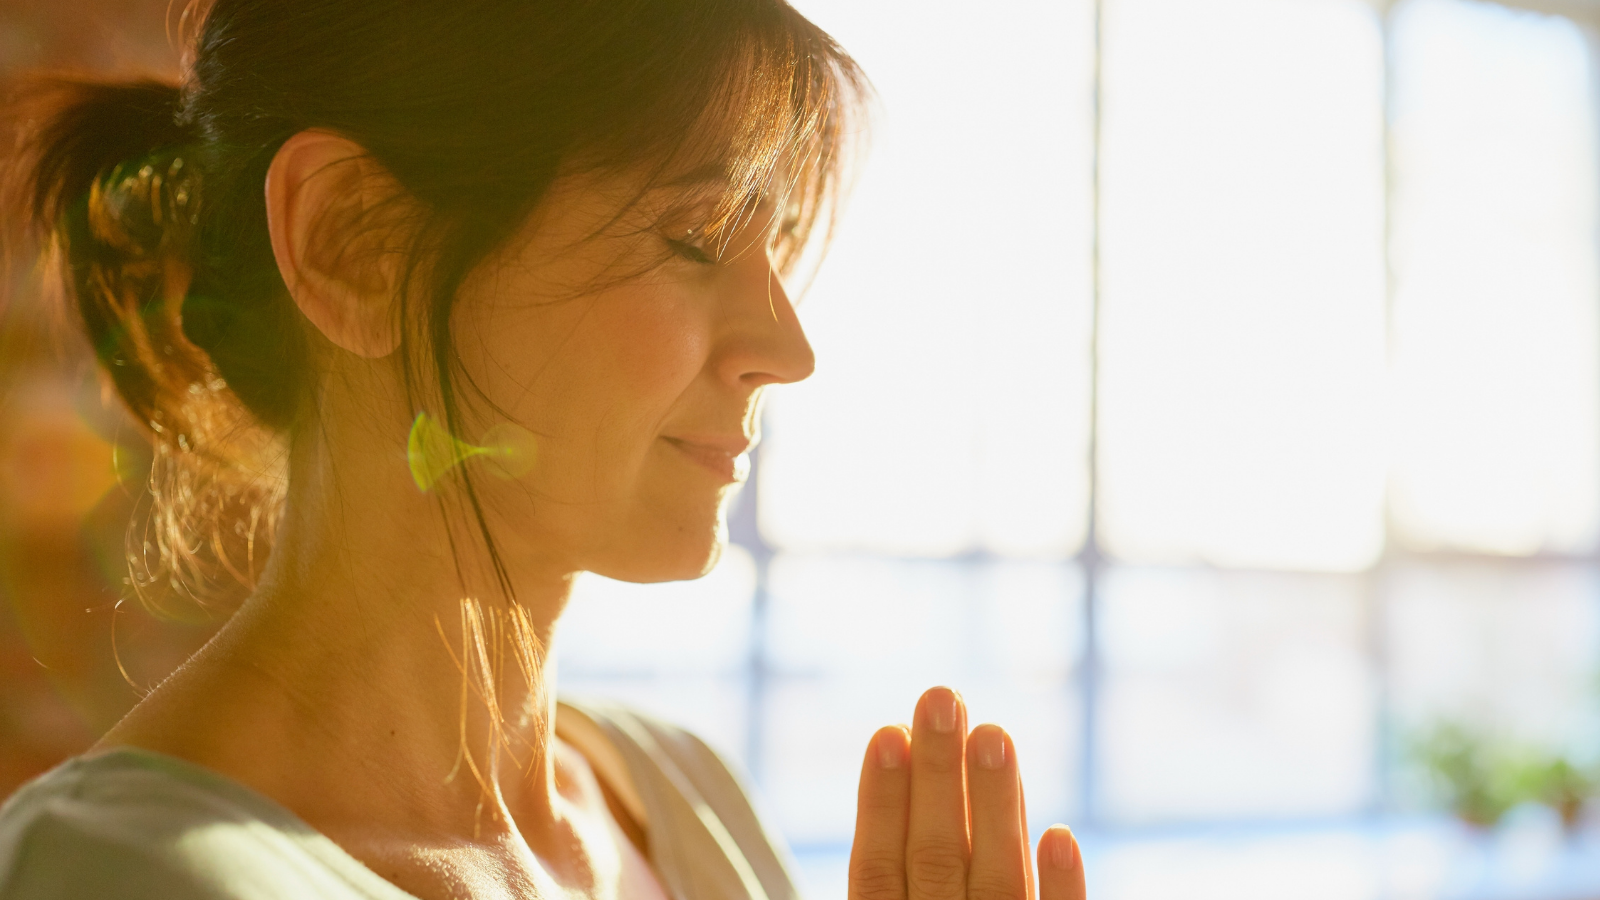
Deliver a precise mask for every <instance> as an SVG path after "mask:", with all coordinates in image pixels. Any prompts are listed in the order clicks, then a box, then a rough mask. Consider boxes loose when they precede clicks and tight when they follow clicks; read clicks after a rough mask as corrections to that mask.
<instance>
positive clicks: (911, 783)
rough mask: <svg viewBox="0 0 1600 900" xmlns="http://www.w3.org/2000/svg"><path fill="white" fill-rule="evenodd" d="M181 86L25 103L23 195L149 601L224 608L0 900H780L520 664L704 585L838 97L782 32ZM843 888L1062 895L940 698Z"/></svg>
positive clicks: (887, 774) (504, 5) (843, 131)
mask: <svg viewBox="0 0 1600 900" xmlns="http://www.w3.org/2000/svg"><path fill="white" fill-rule="evenodd" d="M187 69H188V75H187V77H186V80H185V82H184V84H183V85H181V86H176V85H167V84H162V83H157V82H136V83H120V84H105V83H88V82H81V81H78V82H74V81H55V82H48V83H41V84H38V85H35V86H34V87H33V88H31V89H30V90H29V91H27V92H25V94H24V96H23V97H22V98H21V99H20V100H19V101H18V102H19V104H20V105H19V106H18V107H17V109H18V110H20V113H19V115H20V118H19V121H20V122H21V123H22V143H21V151H20V155H19V157H18V159H16V160H13V161H12V163H11V165H10V166H9V168H10V170H11V173H12V178H13V180H12V183H11V185H10V188H11V191H10V193H9V194H8V197H9V198H10V200H9V202H10V203H12V204H15V205H13V206H12V207H11V208H12V209H20V210H25V211H26V213H27V214H28V215H30V216H31V217H32V219H33V221H34V222H35V223H36V224H37V226H38V227H39V230H40V232H41V235H42V236H43V237H44V238H45V239H46V240H47V242H48V243H49V245H50V246H51V247H52V249H53V250H54V251H56V253H57V254H58V258H59V260H60V264H61V273H62V276H63V278H62V280H63V283H64V285H65V287H66V289H67V293H68V295H69V296H70V297H71V298H72V299H73V301H74V302H75V305H76V308H77V310H78V313H79V314H80V317H81V319H82V322H83V323H84V325H85V327H86V329H87V332H88V335H89V337H90V339H91V341H92V342H93V344H94V346H95V347H96V350H97V352H98V355H99V358H100V360H101V362H102V363H103V364H104V367H105V371H106V373H107V375H108V376H109V378H110V380H111V382H112V383H113V384H114V385H115V387H116V389H117V391H118V393H119V394H120V395H121V397H122V399H123V401H124V402H125V403H126V405H127V406H128V407H129V409H131V410H132V411H133V413H134V414H135V416H136V417H137V418H138V420H140V421H142V422H144V423H146V424H147V425H148V427H149V429H150V431H151V434H152V436H153V438H154V440H155V443H156V446H157V448H158V460H157V471H156V475H155V476H154V477H153V481H152V484H153V486H154V487H155V510H154V515H153V518H152V525H151V527H150V528H149V529H148V530H147V532H146V534H145V538H146V540H145V541H144V546H143V548H142V550H143V552H142V553H136V554H134V556H133V558H132V559H131V561H132V562H134V563H135V570H136V573H138V574H139V576H140V578H139V583H140V584H141V586H143V587H144V588H145V589H147V590H150V591H154V590H157V589H159V588H163V587H168V588H170V587H172V586H176V588H178V589H180V590H182V589H185V588H188V589H195V588H196V587H197V586H199V585H201V584H202V583H203V582H205V580H206V576H207V575H208V574H216V573H219V572H225V573H228V574H229V575H230V576H231V577H232V578H234V579H235V580H237V581H238V582H240V583H242V584H244V585H245V586H246V587H247V588H248V589H249V596H248V598H247V599H246V600H245V601H244V602H243V603H242V605H241V606H240V607H239V609H238V611H237V612H236V613H234V614H233V616H232V617H231V619H230V620H229V621H228V623H227V624H226V626H225V627H224V628H223V629H222V630H221V631H220V632H219V634H218V635H217V636H216V638H215V639H214V640H212V641H211V642H210V643H209V644H208V645H207V646H206V647H205V649H203V650H202V651H201V652H200V653H198V654H197V655H196V656H195V657H194V658H193V659H191V660H190V661H189V662H188V663H186V664H185V665H184V666H183V667H182V668H181V669H179V671H178V672H176V673H175V674H174V675H173V676H172V677H171V678H169V679H168V680H167V681H165V682H164V683H163V684H161V685H160V686H159V687H158V688H157V689H155V690H154V691H153V692H152V693H151V694H150V695H149V696H148V697H146V698H145V699H144V700H143V702H141V703H140V704H139V705H138V706H137V707H136V708H135V709H134V711H133V712H132V713H130V714H129V715H128V717H127V718H126V719H125V720H123V721H122V722H121V723H120V724H118V725H117V726H116V727H115V728H113V729H112V730H111V732H110V733H108V734H107V735H106V736H105V738H104V739H103V740H101V742H100V743H99V744H98V745H96V747H95V748H93V750H92V751H91V752H90V753H88V754H86V755H85V756H84V757H81V758H79V759H76V760H73V761H71V762H69V763H67V764H66V765H64V766H62V767H61V768H59V769H57V770H55V771H54V772H52V773H49V774H47V775H45V776H44V777H42V778H41V779H39V780H38V781H36V782H34V783H33V784H31V785H29V786H28V787H25V788H24V789H23V790H21V791H19V792H18V794H17V795H15V796H14V797H13V798H12V799H11V800H10V801H9V802H8V804H7V805H6V807H5V809H4V812H3V813H0V897H3V898H5V900H13V898H39V897H50V898H53V897H91V896H92V897H138V898H144V897H150V898H156V897H160V898H221V897H229V898H233V897H241V898H242V897H252V898H254V897H262V898H267V897H271V898H278V897H283V898H289V897H295V898H299V897H313V896H314V897H331V898H356V897H361V898H401V897H420V898H447V897H450V898H454V897H473V898H499V897H530V896H541V897H543V896H554V895H572V896H586V897H597V898H609V897H623V898H658V897H674V898H685V900H691V898H692V900H710V898H723V897H728V898H746V897H748V898H762V897H769V898H775V900H776V898H789V897H794V896H796V891H795V888H794V885H793V883H792V881H791V880H790V876H789V873H788V870H787V869H786V867H785V864H784V862H783V860H784V859H785V853H784V851H783V850H782V848H781V846H779V845H778V844H777V843H776V840H775V838H774V837H773V836H772V835H771V834H770V833H769V832H768V831H767V830H766V829H764V828H763V827H762V825H761V823H760V820H759V819H758V818H757V817H756V815H755V814H754V812H753V811H752V809H751V806H750V804H749V802H748V800H747V799H746V798H745V796H744V794H743V792H742V790H741V788H740V787H739V783H738V781H737V779H736V778H735V777H734V776H733V775H731V773H730V772H729V771H728V769H727V768H726V767H725V766H724V765H723V763H722V762H721V761H720V760H719V759H718V758H717V757H716V755H715V754H714V753H712V752H711V751H710V750H708V749H707V748H706V747H705V745H704V744H702V743H700V742H699V741H698V740H696V739H695V738H693V737H692V736H690V735H688V734H686V733H684V732H682V731H681V730H678V729H675V728H672V727H670V726H667V725H664V724H662V723H659V722H656V721H654V720H651V719H649V718H648V717H645V716H641V715H638V714H635V713H631V712H629V711H627V710H625V709H621V708H616V707H609V706H601V705H588V706H576V705H567V704H559V705H558V704H557V703H556V702H555V700H554V697H555V688H556V673H555V670H554V667H553V665H552V663H551V661H550V657H549V656H548V655H547V654H546V652H545V648H547V647H549V646H550V643H551V641H552V639H553V636H554V634H555V625H556V621H557V619H558V618H559V615H560V613H561V610H562V608H563V606H564V605H565V603H566V601H567V598H568V594H569V591H570V587H571V584H572V580H573V577H574V576H575V575H576V573H578V572H582V571H591V572H598V573H601V574H604V575H606V576H609V577H612V578H619V579H625V580H631V581H661V580H670V579H683V578H693V577H696V576H698V575H700V574H702V573H703V572H705V571H706V570H707V569H709V568H710V567H711V566H712V565H713V564H714V562H715V560H716V558H717V555H718V553H719V551H720V548H721V545H722V542H723V540H724V531H725V528H724V523H723V511H724V505H725V503H724V501H725V500H726V499H727V497H728V495H729V494H730V492H731V489H732V488H733V487H734V486H735V485H737V484H738V482H739V481H740V480H741V479H742V478H743V477H744V472H745V460H746V457H745V454H746V453H747V452H748V450H749V449H750V447H751V445H752V444H753V442H754V440H755V439H756V434H755V430H756V423H757V420H758V416H759V404H760V398H761V394H762V392H763V390H764V389H765V388H766V387H767V386H768V385H772V384H781V383H786V382H792V381H797V380H799V379H802V378H805V377H806V376H807V375H808V374H809V373H810V371H811V368H812V355H811V348H810V347H809V345H808V344H807V343H806V339H805V336H804V335H803V333H802V332H801V329H800V325H799V323H798V321H797V320H796V318H795V314H794V309H793V307H792V304H791V302H790V299H789V297H788V295H787V294H786V293H785V287H784V282H785V280H786V277H788V276H792V275H794V274H795V273H796V272H797V271H798V270H799V269H800V268H801V267H802V263H803V262H805V261H807V260H808V259H811V257H808V256H806V254H805V251H806V249H807V248H808V247H809V246H812V244H813V243H820V241H817V242H813V241H811V239H812V238H813V237H817V238H821V237H825V232H826V230H827V227H828V224H829V222H830V221H831V217H832V215H833V213H834V211H835V209H836V199H837V197H838V194H839V187H840V183H841V179H842V173H843V170H844V163H845V161H846V159H847V156H848V154H847V152H846V150H847V145H848V143H849V139H850V138H851V136H852V135H853V134H854V133H855V132H856V131H858V130H859V122H858V119H859V113H858V109H859V108H860V105H861V100H862V97H863V94H864V84H865V81H864V79H863V78H862V76H861V75H860V73H859V72H858V70H857V69H856V67H855V64H854V63H853V62H852V61H851V60H850V59H849V57H848V56H846V55H845V54H844V52H843V51H842V50H840V49H839V48H838V47H837V45H835V44H834V43H833V42H832V40H831V39H829V38H828V37H827V36H826V35H825V34H823V33H822V32H821V31H819V30H818V29H816V28H815V27H814V26H812V25H811V24H810V23H809V22H807V21H806V20H805V19H803V18H802V17H801V16H800V15H798V14H797V13H795V12H794V11H793V10H792V9H790V8H789V7H788V6H787V5H785V4H784V3H783V2H782V0H696V2H692V3H690V2H682V0H627V2H613V3H595V2H593V0H538V2H525V3H508V2H504V0H453V2H451V3H435V2H424V0H381V2H380V0H215V2H214V3H213V4H212V5H211V7H210V9H209V11H208V12H206V13H205V15H204V18H203V21H201V22H199V24H198V28H197V36H196V39H195V41H194V45H193V48H192V57H191V59H190V60H189V63H188V66H187ZM269 545H270V556H269V555H268V547H269ZM850 885H851V887H850V892H851V896H852V897H853V898H862V900H900V898H905V900H946V898H956V897H983V898H995V900H999V898H1018V900H1020V898H1024V897H1034V896H1041V897H1043V898H1045V900H1058V898H1076V897H1081V896H1082V894H1083V887H1082V866H1081V861H1080V857H1079V854H1078V851H1077V847H1076V844H1075V843H1074V841H1073V839H1072V837H1071V834H1070V833H1069V832H1067V831H1066V829H1065V828H1062V827H1057V828H1055V829H1052V830H1051V831H1049V832H1047V833H1046V835H1045V837H1044V839H1043V840H1042V841H1041V845H1040V847H1039V869H1038V878H1037V889H1036V887H1035V880H1034V872H1033V871H1032V866H1031V864H1030V853H1029V847H1028V836H1027V833H1026V828H1025V819H1024V816H1023V812H1022V792H1021V784H1020V782H1019V779H1018V774H1017V766H1016V757H1015V753H1014V750H1013V747H1012V744H1011V742H1010V739H1009V738H1008V737H1007V736H1006V734H1005V733H1004V732H1003V731H1002V730H1000V729H999V728H997V727H995V726H991V725H985V726H981V727H979V728H977V729H975V730H973V731H971V733H970V734H969V733H968V729H967V722H966V717H965V711H964V709H963V707H962V705H961V701H960V699H959V697H958V696H957V695H955V694H954V693H953V692H952V691H950V690H948V689H945V688H935V689H933V690H931V691H929V692H928V693H927V694H925V695H924V696H923V698H922V699H921V701H920V702H919V704H918V706H917V708H916V710H915V712H914V716H913V723H912V725H911V726H910V728H909V729H908V728H906V727H904V726H889V727H887V728H884V729H882V730H880V731H879V732H878V733H877V734H876V735H875V736H874V737H873V739H872V741H871V744H870V745H869V747H868V751H867V755H866V759H865V762H864V765H863V770H862V778H861V789H860V807H859V812H858V818H857V831H856V839H855V845H854V849H853V853H852V860H851V875H850Z"/></svg>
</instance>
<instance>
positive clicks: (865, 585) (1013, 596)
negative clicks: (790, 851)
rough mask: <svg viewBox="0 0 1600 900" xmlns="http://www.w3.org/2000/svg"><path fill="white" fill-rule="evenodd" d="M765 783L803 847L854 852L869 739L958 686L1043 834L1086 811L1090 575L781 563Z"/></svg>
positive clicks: (1030, 565)
mask: <svg viewBox="0 0 1600 900" xmlns="http://www.w3.org/2000/svg"><path fill="white" fill-rule="evenodd" d="M771 586H772V608H771V613H770V619H769V622H768V624H769V646H770V648H771V663H772V666H773V672H774V676H775V677H774V682H773V687H772V689H771V691H770V693H769V694H768V703H767V707H766V710H765V711H764V722H763V727H764V732H763V740H762V744H763V746H764V748H765V759H764V761H763V763H764V764H763V767H762V772H763V774H764V781H765V785H764V786H765V787H766V788H767V791H768V795H769V797H770V798H771V799H772V801H773V805H774V808H775V811H776V814H777V818H778V822H779V823H780V824H781V825H782V827H783V830H784V833H785V834H786V835H788V836H789V837H790V839H791V840H793V841H795V842H797V843H800V844H815V843H829V842H845V843H848V842H849V839H850V830H851V828H852V826H853V823H854V821H855V798H856V780H857V778H858V776H859V774H860V769H861V756H862V753H863V752H864V751H865V749H866V746H867V739H868V738H870V737H871V736H872V733H873V732H874V731H876V730H877V729H878V728H880V727H882V726H884V725H888V724H891V723H894V722H909V721H910V717H911V712H912V709H913V707H914V706H915V704H916V701H917V697H918V696H919V695H920V694H921V693H922V691H924V690H926V689H927V688H929V687H931V686H933V685H935V684H947V685H950V686H951V687H953V688H955V689H957V690H959V691H961V693H962V695H963V696H964V697H965V698H966V700H967V702H968V705H969V708H970V711H971V716H972V720H971V721H972V723H973V724H977V723H979V722H986V721H993V722H999V723H1001V724H1003V725H1005V726H1006V728H1007V730H1008V731H1010V732H1011V734H1012V737H1013V738H1014V739H1015V741H1016V744H1017V757H1018V760H1019V761H1020V763H1021V765H1022V770H1023V774H1024V777H1025V779H1026V784H1027V786H1028V810H1029V813H1030V815H1031V816H1032V817H1033V820H1034V823H1035V824H1036V825H1038V826H1039V827H1041V828H1042V827H1044V826H1046V825H1048V824H1050V823H1051V822H1054V821H1058V820H1061V819H1063V818H1064V817H1065V815H1066V814H1067V813H1068V812H1069V810H1070V808H1071V807H1072V806H1073V805H1074V798H1073V796H1072V791H1071V788H1072V786H1073V785H1072V777H1073V773H1074V772H1075V766H1076V763H1075V760H1076V759H1077V758H1078V752H1077V749H1076V740H1077V734H1078V728H1077V725H1078V721H1079V720H1078V716H1079V712H1078V708H1079V707H1078V694H1077V691H1076V689H1075V688H1074V687H1073V686H1072V685H1073V682H1072V679H1071V673H1072V671H1073V668H1074V666H1075V665H1076V662H1077V659H1078V656H1079V647H1080V642H1081V629H1080V628H1079V622H1080V618H1079V617H1080V616H1081V615H1082V612H1081V610H1082V607H1081V599H1080V597H1081V593H1082V585H1081V583H1080V577H1079V575H1078V570H1077V568H1076V567H1075V566H1072V565H1070V564H1062V563H1042V562H1004V563H970V562H932V561H920V562H897V561H890V560H881V559H864V558H849V557H832V556H799V555H792V554H785V555H780V556H779V557H778V558H777V559H775V560H774V562H773V565H772V574H771Z"/></svg>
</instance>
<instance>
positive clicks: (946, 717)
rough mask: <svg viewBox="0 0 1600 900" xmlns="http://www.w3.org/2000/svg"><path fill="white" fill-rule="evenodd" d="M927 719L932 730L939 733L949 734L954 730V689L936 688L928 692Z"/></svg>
mask: <svg viewBox="0 0 1600 900" xmlns="http://www.w3.org/2000/svg"><path fill="white" fill-rule="evenodd" d="M928 719H929V724H930V725H932V726H933V730H934V731H937V732H939V733H940V734H949V733H950V732H952V731H955V730H956V695H955V692H954V691H947V690H938V691H932V692H930V693H929V694H928Z"/></svg>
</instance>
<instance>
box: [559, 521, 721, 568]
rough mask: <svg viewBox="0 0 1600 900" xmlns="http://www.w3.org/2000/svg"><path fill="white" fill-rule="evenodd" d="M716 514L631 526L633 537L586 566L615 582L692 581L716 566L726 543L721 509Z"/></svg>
mask: <svg viewBox="0 0 1600 900" xmlns="http://www.w3.org/2000/svg"><path fill="white" fill-rule="evenodd" d="M717 512H718V514H717V515H715V516H708V517H696V518H695V519H689V520H685V519H684V518H677V519H674V520H667V521H663V522H656V523H652V524H651V525H650V526H647V527H644V528H638V529H630V530H631V531H633V533H634V534H635V535H637V537H636V538H634V539H633V540H629V541H626V542H624V543H623V545H622V546H619V547H618V548H617V551H620V552H613V553H610V554H607V556H608V557H610V558H608V559H607V560H606V561H605V563H604V564H603V565H596V566H594V567H592V568H590V569H589V571H591V572H594V573H595V574H596V575H603V576H605V577H606V578H611V579H614V580H616V581H631V582H634V583H636V584H649V583H653V582H660V581H691V580H693V579H696V578H699V577H701V576H702V575H704V574H706V573H707V572H709V571H711V569H712V568H713V567H715V566H716V564H717V561H718V560H720V559H722V550H723V548H724V547H725V546H727V543H728V526H727V523H726V522H725V521H724V520H723V517H722V515H721V511H720V509H719V510H718V511H717Z"/></svg>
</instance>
